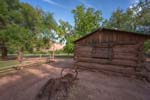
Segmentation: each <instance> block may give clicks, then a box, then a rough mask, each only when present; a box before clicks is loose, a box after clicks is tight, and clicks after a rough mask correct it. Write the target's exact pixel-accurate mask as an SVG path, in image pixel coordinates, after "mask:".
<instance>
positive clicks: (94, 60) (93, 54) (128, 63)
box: [74, 28, 150, 75]
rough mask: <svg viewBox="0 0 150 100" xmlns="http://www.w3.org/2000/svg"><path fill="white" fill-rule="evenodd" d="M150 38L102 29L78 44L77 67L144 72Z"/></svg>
mask: <svg viewBox="0 0 150 100" xmlns="http://www.w3.org/2000/svg"><path fill="white" fill-rule="evenodd" d="M147 39H150V35H149V34H142V33H135V32H127V31H121V30H115V29H106V28H99V29H97V30H96V31H94V32H92V33H89V34H87V35H86V36H84V37H82V38H80V39H78V40H76V41H75V42H74V43H75V51H74V59H75V66H77V67H78V68H80V69H90V70H92V69H95V70H98V71H102V72H115V73H119V74H124V75H132V74H135V73H137V72H141V71H143V69H144V66H145V65H144V62H145V56H144V42H145V41H146V40H147Z"/></svg>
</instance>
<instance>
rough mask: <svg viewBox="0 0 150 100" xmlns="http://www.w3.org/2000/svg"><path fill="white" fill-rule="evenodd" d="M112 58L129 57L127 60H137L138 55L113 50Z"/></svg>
mask: <svg viewBox="0 0 150 100" xmlns="http://www.w3.org/2000/svg"><path fill="white" fill-rule="evenodd" d="M113 58H116V59H119V58H121V59H129V60H137V59H138V57H137V55H136V54H134V53H118V52H114V53H113Z"/></svg>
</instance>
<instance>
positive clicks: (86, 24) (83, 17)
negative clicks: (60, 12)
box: [72, 5, 102, 36]
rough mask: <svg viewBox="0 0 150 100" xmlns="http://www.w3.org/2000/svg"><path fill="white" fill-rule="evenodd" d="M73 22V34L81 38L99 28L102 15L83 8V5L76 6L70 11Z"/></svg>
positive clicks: (97, 11) (99, 12)
mask: <svg viewBox="0 0 150 100" xmlns="http://www.w3.org/2000/svg"><path fill="white" fill-rule="evenodd" d="M72 13H73V14H74V21H75V32H76V33H77V34H80V35H81V36H83V35H85V34H87V33H89V32H91V31H93V30H95V29H97V28H99V27H100V22H101V21H102V13H101V11H99V10H95V9H94V8H85V7H84V5H80V6H77V7H76V8H75V9H74V10H72Z"/></svg>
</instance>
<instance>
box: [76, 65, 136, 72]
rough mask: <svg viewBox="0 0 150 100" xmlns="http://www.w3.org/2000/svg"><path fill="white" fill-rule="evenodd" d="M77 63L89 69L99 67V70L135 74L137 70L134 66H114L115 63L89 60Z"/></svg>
mask: <svg viewBox="0 0 150 100" xmlns="http://www.w3.org/2000/svg"><path fill="white" fill-rule="evenodd" d="M76 65H77V66H78V67H79V68H80V67H85V68H89V69H97V70H106V71H111V72H119V73H124V74H134V73H135V70H134V69H133V68H130V67H128V68H125V67H120V66H114V65H101V64H96V63H87V62H77V63H76Z"/></svg>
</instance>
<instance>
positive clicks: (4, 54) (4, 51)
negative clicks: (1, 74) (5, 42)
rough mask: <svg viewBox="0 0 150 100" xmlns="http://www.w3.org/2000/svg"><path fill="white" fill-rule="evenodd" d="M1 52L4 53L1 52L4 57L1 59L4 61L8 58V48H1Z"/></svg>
mask: <svg viewBox="0 0 150 100" xmlns="http://www.w3.org/2000/svg"><path fill="white" fill-rule="evenodd" d="M1 51H2V52H1V55H2V56H1V58H2V59H6V58H7V52H8V51H7V47H4V46H3V47H2V48H1Z"/></svg>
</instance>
